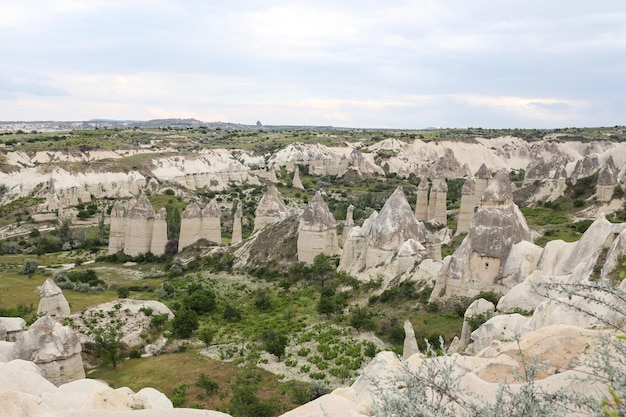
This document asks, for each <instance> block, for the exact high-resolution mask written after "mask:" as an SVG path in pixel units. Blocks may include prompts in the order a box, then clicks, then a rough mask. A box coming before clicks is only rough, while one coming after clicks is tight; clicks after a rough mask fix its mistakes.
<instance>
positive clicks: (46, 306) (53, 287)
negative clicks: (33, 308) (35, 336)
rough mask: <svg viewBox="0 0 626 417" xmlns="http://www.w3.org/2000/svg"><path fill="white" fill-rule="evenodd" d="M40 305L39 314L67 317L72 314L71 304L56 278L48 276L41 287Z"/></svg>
mask: <svg viewBox="0 0 626 417" xmlns="http://www.w3.org/2000/svg"><path fill="white" fill-rule="evenodd" d="M39 295H40V297H41V299H40V300H39V307H38V308H37V315H45V314H47V315H50V316H53V317H55V316H56V317H65V316H67V315H69V314H70V304H69V303H68V302H67V300H66V299H65V296H64V295H63V291H61V288H59V286H58V285H57V284H55V283H54V280H52V279H50V278H48V279H46V281H45V282H44V283H43V285H42V286H41V288H39Z"/></svg>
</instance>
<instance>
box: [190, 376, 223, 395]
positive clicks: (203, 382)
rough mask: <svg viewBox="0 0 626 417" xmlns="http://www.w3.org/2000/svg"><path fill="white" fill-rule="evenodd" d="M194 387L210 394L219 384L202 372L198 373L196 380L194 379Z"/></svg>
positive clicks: (214, 391)
mask: <svg viewBox="0 0 626 417" xmlns="http://www.w3.org/2000/svg"><path fill="white" fill-rule="evenodd" d="M195 385H196V387H198V388H200V389H203V390H204V392H205V394H206V395H212V394H215V393H216V392H217V390H218V389H219V386H218V385H217V382H215V381H213V380H212V379H211V378H209V377H208V376H206V375H205V374H204V373H201V374H200V375H198V380H197V381H196V384H195Z"/></svg>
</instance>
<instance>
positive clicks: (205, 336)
mask: <svg viewBox="0 0 626 417" xmlns="http://www.w3.org/2000/svg"><path fill="white" fill-rule="evenodd" d="M214 337H215V329H214V328H212V327H203V328H202V329H201V330H200V332H199V333H198V338H199V339H200V340H202V342H203V343H204V345H205V346H206V347H209V345H210V344H211V342H213V338H214Z"/></svg>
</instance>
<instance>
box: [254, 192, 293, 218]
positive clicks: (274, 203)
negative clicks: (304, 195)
mask: <svg viewBox="0 0 626 417" xmlns="http://www.w3.org/2000/svg"><path fill="white" fill-rule="evenodd" d="M286 212H287V206H286V205H285V202H284V201H283V196H282V194H281V193H280V191H278V188H276V187H275V186H273V185H270V186H269V187H267V191H265V194H263V197H262V198H261V201H259V205H258V207H257V208H256V211H255V215H256V216H280V215H281V214H283V213H286Z"/></svg>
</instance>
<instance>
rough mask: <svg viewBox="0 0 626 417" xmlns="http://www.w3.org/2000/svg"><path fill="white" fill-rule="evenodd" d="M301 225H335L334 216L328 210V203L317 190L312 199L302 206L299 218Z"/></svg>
mask: <svg viewBox="0 0 626 417" xmlns="http://www.w3.org/2000/svg"><path fill="white" fill-rule="evenodd" d="M301 224H302V226H318V227H325V228H333V227H335V226H336V225H337V221H336V220H335V216H333V214H332V213H331V212H330V210H329V208H328V205H327V204H326V202H325V201H324V198H323V197H322V193H321V192H320V191H319V190H318V191H317V192H316V193H315V196H314V197H313V200H311V202H310V203H309V204H308V205H307V206H306V207H305V208H304V211H303V212H302V218H301Z"/></svg>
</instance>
